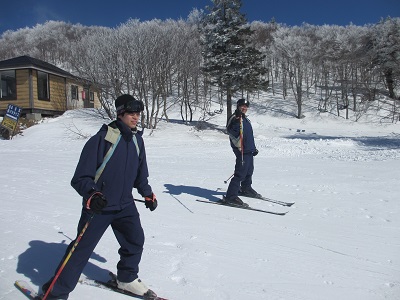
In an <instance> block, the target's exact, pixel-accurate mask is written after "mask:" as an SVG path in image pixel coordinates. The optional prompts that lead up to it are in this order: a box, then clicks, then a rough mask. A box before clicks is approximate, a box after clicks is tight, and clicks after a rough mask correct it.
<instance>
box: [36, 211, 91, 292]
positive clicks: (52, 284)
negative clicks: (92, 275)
mask: <svg viewBox="0 0 400 300" xmlns="http://www.w3.org/2000/svg"><path fill="white" fill-rule="evenodd" d="M93 217H94V214H92V215H91V217H90V219H89V220H88V221H87V222H86V224H85V226H84V227H83V229H82V231H81V233H80V234H79V236H78V237H77V238H76V241H75V243H74V245H73V246H72V248H71V250H70V251H69V253H68V255H67V257H66V258H65V259H64V261H63V263H62V265H61V266H60V268H59V269H58V271H57V274H56V275H55V276H54V278H53V281H52V282H51V284H50V286H49V288H48V289H47V291H46V293H45V294H44V296H43V298H42V300H46V299H47V296H48V295H49V294H50V291H51V290H52V289H53V287H54V284H55V283H56V281H57V279H58V277H60V274H61V272H62V270H63V269H64V267H65V265H66V264H67V262H68V261H69V259H70V258H71V255H72V253H74V251H75V248H76V246H78V244H79V241H80V240H81V239H82V236H83V234H84V233H85V231H86V229H87V228H88V226H89V224H90V221H92V219H93Z"/></svg>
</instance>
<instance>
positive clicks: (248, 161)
mask: <svg viewBox="0 0 400 300" xmlns="http://www.w3.org/2000/svg"><path fill="white" fill-rule="evenodd" d="M249 106H250V102H249V101H248V100H246V99H239V100H238V101H237V108H236V110H235V113H234V114H233V115H232V116H231V117H230V118H229V120H228V123H227V125H226V128H227V131H228V134H229V139H230V144H231V147H232V150H233V153H235V156H236V164H235V172H234V175H233V178H232V180H231V182H230V183H229V186H228V190H227V191H226V196H224V197H223V201H225V202H227V203H229V204H233V205H238V206H242V205H244V206H246V204H245V203H243V201H242V200H241V199H240V198H239V195H243V196H246V197H257V196H260V195H259V194H258V193H257V192H256V191H255V190H254V189H253V188H252V186H251V184H252V176H253V171H254V156H256V155H257V154H258V150H257V148H256V145H255V142H254V135H253V128H252V126H251V123H250V120H249V119H248V118H247V116H246V113H247V109H248V108H249Z"/></svg>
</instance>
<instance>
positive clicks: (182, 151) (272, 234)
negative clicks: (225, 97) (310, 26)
mask: <svg viewBox="0 0 400 300" xmlns="http://www.w3.org/2000/svg"><path fill="white" fill-rule="evenodd" d="M251 100H252V99H251ZM254 101H255V102H257V104H255V105H252V106H251V107H250V110H249V116H250V119H251V121H252V124H253V128H254V132H255V137H256V144H257V146H258V149H259V150H260V153H259V155H258V156H257V157H256V158H255V173H254V178H253V187H254V188H255V189H256V190H257V191H258V192H259V193H261V194H263V195H265V196H268V197H270V198H274V199H278V200H282V201H295V202H296V204H295V205H293V206H292V207H290V208H285V207H281V206H278V205H274V204H270V203H267V202H264V201H259V200H254V199H246V201H247V202H248V203H249V204H250V205H251V206H253V207H257V208H261V209H269V210H276V211H289V212H288V214H287V215H286V216H283V217H282V216H275V215H269V214H263V213H260V212H252V211H246V210H240V209H235V208H229V207H223V206H216V205H208V204H203V203H200V202H196V201H195V200H196V199H217V198H218V197H221V195H222V194H223V193H224V191H225V190H226V188H227V184H224V180H226V179H227V178H228V177H229V176H230V175H231V174H232V173H233V167H234V155H233V153H232V151H231V149H230V146H229V141H228V137H227V135H225V134H224V133H223V131H222V130H221V129H222V128H223V126H224V123H225V115H224V114H221V115H217V116H216V117H214V118H213V119H211V120H210V122H212V123H213V126H212V128H213V129H207V130H204V131H197V130H195V128H194V127H193V126H187V125H184V124H181V122H170V123H167V122H165V121H160V123H159V125H158V128H157V129H156V130H154V131H152V132H151V131H150V130H146V131H145V134H144V138H145V143H146V150H147V157H148V163H149V170H150V184H151V185H152V187H153V189H154V192H155V194H156V195H157V198H158V201H159V207H158V208H157V210H155V211H154V212H150V211H149V210H147V209H146V208H145V207H144V204H142V203H137V205H138V208H139V211H140V213H141V220H142V225H143V227H144V230H145V234H146V243H145V249H144V254H143V258H142V262H141V265H140V267H141V269H140V277H141V278H142V280H143V281H144V282H145V283H146V284H147V285H149V287H150V288H152V289H153V290H155V291H156V292H157V293H158V294H160V295H161V296H164V297H167V298H169V299H172V300H188V299H190V300H204V299H217V300H224V299H226V300H228V299H229V300H230V299H235V300H236V299H237V300H252V299H254V300H260V299H266V300H275V299H276V300H277V299H279V300H283V299H285V300H321V299H324V300H337V299H341V300H343V299H345V300H355V299H357V300H358V299H360V300H381V299H390V300H395V299H400V217H399V215H400V201H399V197H400V196H399V195H400V184H399V175H400V171H399V170H400V139H399V138H400V124H391V123H386V124H383V123H381V122H379V121H378V120H377V121H374V120H373V116H372V117H368V116H366V118H364V120H360V121H359V122H352V121H346V120H344V119H343V118H337V117H334V116H333V115H332V114H328V113H325V114H321V115H319V114H316V113H311V112H307V111H306V110H305V115H306V118H304V119H301V120H299V119H296V118H293V117H291V116H289V115H288V113H287V110H288V109H287V108H279V109H278V110H276V109H274V108H276V106H274V105H268V107H267V106H264V105H263V104H262V103H263V101H261V100H257V99H255V100H254ZM277 101H280V103H281V102H282V101H283V100H281V99H278V100H277ZM277 103H278V102H277ZM292 105H293V104H292ZM171 115H172V114H170V116H171ZM367 117H368V118H369V119H370V120H369V122H366V121H365V120H366V119H367ZM103 122H104V121H102V120H100V119H96V118H94V117H91V116H89V115H88V114H87V113H86V112H85V113H84V112H82V111H69V112H67V113H65V114H64V115H63V116H61V117H58V118H55V119H46V120H44V121H43V122H42V123H41V124H39V125H36V126H33V127H31V128H29V129H27V130H25V132H24V134H23V136H17V137H14V139H13V140H10V141H6V140H0V164H1V169H0V170H1V172H0V197H1V202H0V203H1V210H0V228H1V229H0V240H1V243H0V254H1V255H0V259H1V260H0V276H1V280H0V299H7V300H11V299H12V300H16V299H24V295H23V294H22V293H20V292H19V291H18V290H17V289H16V288H15V287H14V286H13V283H14V281H15V280H16V279H25V280H27V281H29V282H31V284H32V286H34V287H35V288H38V287H39V286H40V285H41V284H43V283H44V282H45V281H46V280H47V279H48V278H49V277H50V276H51V274H52V272H53V271H54V268H55V266H56V265H57V263H58V262H59V259H60V258H61V256H62V254H63V253H64V251H65V249H66V247H67V244H68V243H69V242H70V240H71V239H73V238H74V237H75V235H76V226H77V221H78V218H79V216H80V208H81V199H80V197H79V196H78V194H77V193H76V192H75V191H74V190H73V189H72V188H71V187H70V184H69V182H70V179H71V177H72V175H73V172H74V169H75V166H76V163H77V161H78V158H79V155H80V152H81V150H82V147H83V145H84V143H85V142H86V139H85V138H83V137H80V136H79V135H77V134H75V133H73V130H75V129H76V128H78V129H79V130H80V133H81V135H84V136H89V135H92V134H94V133H95V132H97V130H98V128H99V127H100V126H101V124H102V123H103ZM134 195H135V197H138V194H137V192H136V191H134ZM243 199H244V198H243ZM117 250H118V243H117V241H116V239H115V238H114V236H113V234H112V232H111V230H109V231H107V232H106V234H105V236H104V237H103V239H102V240H101V242H100V244H99V245H98V246H97V248H96V249H95V252H94V253H93V255H92V258H91V260H90V261H89V263H88V265H87V267H86V268H85V270H84V273H83V274H82V277H90V278H97V279H103V280H105V279H107V277H108V275H107V272H108V271H107V270H112V271H115V270H116V267H115V266H116V263H117V262H118V253H117ZM70 299H71V300H85V299H87V300H89V299H127V298H126V296H123V295H120V294H116V293H112V292H109V291H105V290H101V289H98V288H95V287H91V286H87V285H82V284H78V286H77V287H76V289H75V290H74V291H73V292H72V293H71V295H70Z"/></svg>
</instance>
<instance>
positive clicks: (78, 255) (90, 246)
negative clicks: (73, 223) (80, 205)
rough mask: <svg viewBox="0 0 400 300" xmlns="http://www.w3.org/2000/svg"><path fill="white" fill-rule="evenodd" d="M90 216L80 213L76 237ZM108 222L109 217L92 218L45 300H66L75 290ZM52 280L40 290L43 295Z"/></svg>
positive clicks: (86, 213) (88, 213)
mask: <svg viewBox="0 0 400 300" xmlns="http://www.w3.org/2000/svg"><path fill="white" fill-rule="evenodd" d="M91 214H92V213H90V212H88V211H86V210H83V211H82V215H81V218H80V220H79V223H78V236H79V234H80V233H81V232H82V229H83V228H84V226H85V224H86V223H87V221H88V220H89V219H90V217H91ZM110 220H111V218H110V216H103V215H95V216H94V217H93V218H92V220H91V221H90V223H89V226H88V227H87V229H86V231H85V233H84V234H83V236H82V237H81V240H80V241H79V243H78V245H77V246H76V247H75V249H74V252H73V253H72V255H71V256H70V257H69V259H68V261H67V262H66V264H65V266H64V268H63V270H62V271H61V273H60V275H59V277H58V279H57V280H56V282H55V284H54V286H53V288H52V290H51V292H50V294H49V296H48V298H47V299H49V300H51V299H68V295H69V293H70V292H72V291H73V290H74V289H75V287H76V284H77V283H78V280H79V277H80V275H81V273H82V271H83V268H84V267H85V266H86V264H87V262H88V260H89V258H90V255H91V254H92V252H93V250H94V248H95V247H96V245H97V243H98V242H99V240H100V239H101V237H102V235H103V234H104V232H105V230H106V229H107V227H108V225H109V224H110ZM78 236H77V238H78ZM75 241H76V240H74V241H72V242H71V243H70V244H69V246H68V248H67V250H66V252H65V254H64V257H63V258H62V260H61V262H60V264H59V266H58V267H57V269H56V271H55V274H57V272H58V270H59V269H60V267H61V266H62V265H63V263H64V260H65V258H66V257H67V256H68V254H69V252H70V251H71V249H72V247H73V246H74V244H75ZM53 278H54V276H53ZM53 278H51V279H50V280H49V281H48V282H47V283H45V284H44V285H43V287H42V290H43V292H44V293H45V292H46V291H47V289H48V288H49V287H50V285H51V283H52V281H53Z"/></svg>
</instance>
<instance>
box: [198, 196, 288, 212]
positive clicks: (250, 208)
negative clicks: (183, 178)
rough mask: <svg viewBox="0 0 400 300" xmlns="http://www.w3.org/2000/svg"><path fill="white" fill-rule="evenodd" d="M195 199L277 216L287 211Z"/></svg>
mask: <svg viewBox="0 0 400 300" xmlns="http://www.w3.org/2000/svg"><path fill="white" fill-rule="evenodd" d="M196 201H198V202H202V203H209V204H216V205H223V206H229V207H235V208H240V209H246V210H252V211H258V212H262V213H266V214H273V215H278V216H284V215H286V213H287V212H277V211H271V210H264V209H258V208H254V207H251V206H242V205H234V204H229V203H226V202H224V201H222V200H220V201H209V200H200V199H196Z"/></svg>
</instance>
